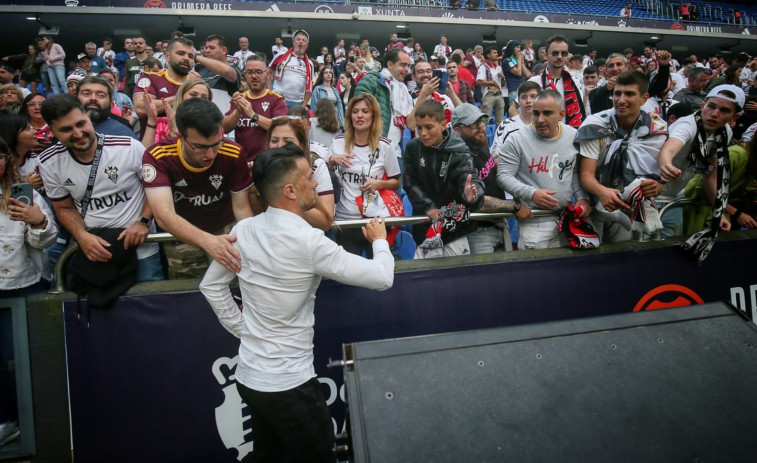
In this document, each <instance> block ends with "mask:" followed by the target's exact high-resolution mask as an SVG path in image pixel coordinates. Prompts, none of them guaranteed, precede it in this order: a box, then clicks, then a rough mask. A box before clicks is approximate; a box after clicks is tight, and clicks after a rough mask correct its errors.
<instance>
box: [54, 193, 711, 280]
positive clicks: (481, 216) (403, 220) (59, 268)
mask: <svg viewBox="0 0 757 463" xmlns="http://www.w3.org/2000/svg"><path fill="white" fill-rule="evenodd" d="M691 204H705V203H703V202H701V201H696V200H693V199H676V200H673V201H671V202H669V203H668V204H666V205H665V206H664V207H663V208H662V209H661V210H660V220H662V218H663V217H664V216H665V214H666V213H667V212H668V211H669V210H670V209H672V208H674V207H681V206H687V205H691ZM532 212H533V215H534V217H543V216H549V215H556V214H555V211H546V210H539V209H532ZM511 217H515V214H513V213H512V212H472V213H471V214H470V219H471V220H499V219H507V218H511ZM384 220H385V221H386V225H388V226H398V225H415V224H421V223H428V222H429V221H430V219H429V218H428V217H426V216H410V217H386V218H385V219H384ZM370 221H371V219H352V220H337V221H335V222H334V225H336V226H338V227H339V228H358V227H362V226H363V225H365V224H367V223H368V222H370ZM169 241H176V237H174V236H173V235H172V234H170V233H153V234H151V235H147V238H146V239H145V242H146V243H165V242H169ZM78 250H79V245H78V244H77V243H76V242H74V243H73V244H72V245H71V246H69V247H68V248H67V249H66V250H65V251H63V253H61V255H60V257H59V258H58V263H57V264H56V266H55V287H54V288H51V289H50V290H49V291H48V292H49V293H50V294H60V293H64V292H66V287H65V281H64V280H65V279H64V271H65V268H66V263H67V262H68V259H70V258H71V256H72V255H73V254H74V253H75V252H76V251H78Z"/></svg>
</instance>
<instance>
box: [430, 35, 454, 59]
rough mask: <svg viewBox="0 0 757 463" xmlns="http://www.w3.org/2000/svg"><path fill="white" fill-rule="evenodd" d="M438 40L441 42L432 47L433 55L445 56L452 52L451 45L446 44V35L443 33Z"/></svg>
mask: <svg viewBox="0 0 757 463" xmlns="http://www.w3.org/2000/svg"><path fill="white" fill-rule="evenodd" d="M439 40H440V41H441V43H439V44H438V45H437V46H435V47H434V55H436V56H443V57H445V58H447V57H448V56H449V55H451V54H452V47H451V46H449V44H447V36H446V35H443V36H442V37H441V38H440V39H439Z"/></svg>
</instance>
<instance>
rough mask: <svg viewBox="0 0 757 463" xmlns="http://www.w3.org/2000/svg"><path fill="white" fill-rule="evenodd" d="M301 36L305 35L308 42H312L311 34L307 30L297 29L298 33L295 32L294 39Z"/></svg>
mask: <svg viewBox="0 0 757 463" xmlns="http://www.w3.org/2000/svg"><path fill="white" fill-rule="evenodd" d="M300 34H304V35H305V37H307V39H308V41H310V34H308V33H307V31H306V30H305V29H297V30H296V31H294V34H292V38H295V37H297V36H298V35H300Z"/></svg>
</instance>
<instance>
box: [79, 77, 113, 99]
mask: <svg viewBox="0 0 757 463" xmlns="http://www.w3.org/2000/svg"><path fill="white" fill-rule="evenodd" d="M85 84H97V85H102V86H103V87H105V88H107V89H108V99H109V100H111V101H112V100H113V97H112V95H113V87H111V86H110V82H108V80H107V79H106V78H105V77H100V76H87V77H85V78H83V79H82V80H80V81H79V82H77V83H76V93H77V94H78V93H79V89H80V88H81V86H82V85H85Z"/></svg>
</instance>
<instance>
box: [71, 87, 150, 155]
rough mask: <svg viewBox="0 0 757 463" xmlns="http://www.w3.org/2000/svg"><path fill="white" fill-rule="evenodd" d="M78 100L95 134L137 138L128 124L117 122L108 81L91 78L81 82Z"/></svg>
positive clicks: (77, 93)
mask: <svg viewBox="0 0 757 463" xmlns="http://www.w3.org/2000/svg"><path fill="white" fill-rule="evenodd" d="M76 98H77V99H78V100H79V102H80V103H81V104H82V105H84V109H85V110H86V111H87V116H89V120H90V121H92V124H93V125H94V128H95V132H97V133H101V134H104V135H118V136H122V137H131V138H134V139H135V140H136V139H137V137H136V136H135V135H134V132H133V131H132V130H131V128H130V127H128V123H127V122H126V121H125V120H123V119H122V118H120V117H119V118H118V119H121V120H123V122H121V121H116V120H115V118H116V117H118V116H114V115H113V114H111V112H110V107H111V105H112V103H113V100H112V99H111V88H110V84H108V81H107V80H105V79H104V78H102V77H98V76H89V77H85V78H84V79H82V80H81V81H79V85H78V86H77V89H76Z"/></svg>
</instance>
